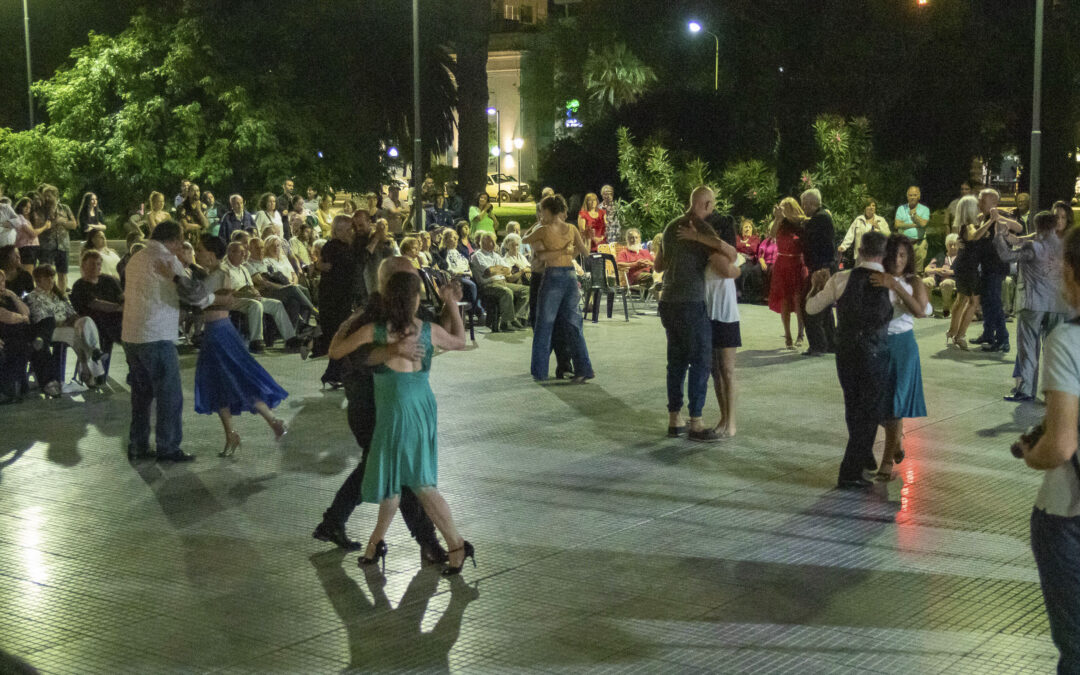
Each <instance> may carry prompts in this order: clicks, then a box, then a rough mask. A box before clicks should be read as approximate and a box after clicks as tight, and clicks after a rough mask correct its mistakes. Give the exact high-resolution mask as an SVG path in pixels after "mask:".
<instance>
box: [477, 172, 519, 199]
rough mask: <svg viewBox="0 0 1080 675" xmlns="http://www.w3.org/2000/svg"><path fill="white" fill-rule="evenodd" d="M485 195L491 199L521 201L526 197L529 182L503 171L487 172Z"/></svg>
mask: <svg viewBox="0 0 1080 675" xmlns="http://www.w3.org/2000/svg"><path fill="white" fill-rule="evenodd" d="M487 195H488V197H490V198H491V201H502V202H508V201H523V200H527V199H528V195H529V184H528V183H519V182H518V179H517V178H515V177H514V176H510V175H508V174H505V173H489V174H488V177H487Z"/></svg>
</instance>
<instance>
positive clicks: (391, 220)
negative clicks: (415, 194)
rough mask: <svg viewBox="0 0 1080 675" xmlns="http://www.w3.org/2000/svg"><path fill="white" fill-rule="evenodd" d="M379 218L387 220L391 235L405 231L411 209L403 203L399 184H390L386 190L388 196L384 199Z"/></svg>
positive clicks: (378, 213)
mask: <svg viewBox="0 0 1080 675" xmlns="http://www.w3.org/2000/svg"><path fill="white" fill-rule="evenodd" d="M376 215H378V217H379V218H384V219H386V224H387V227H389V228H390V229H389V232H390V234H401V233H402V231H403V230H404V226H405V221H406V220H407V219H408V216H409V209H408V207H407V206H405V204H404V203H403V202H402V201H401V187H400V186H399V185H398V184H397V183H390V185H388V186H387V188H386V196H385V197H383V199H382V204H380V207H379V211H378V212H377V214H376Z"/></svg>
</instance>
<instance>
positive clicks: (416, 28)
mask: <svg viewBox="0 0 1080 675" xmlns="http://www.w3.org/2000/svg"><path fill="white" fill-rule="evenodd" d="M24 1H25V0H24ZM412 37H413V45H412V47H413V67H412V72H413V169H412V173H413V176H412V178H413V193H412V207H413V214H412V215H413V231H414V232H420V231H422V230H423V229H424V210H423V209H422V208H419V206H420V205H421V204H422V203H423V202H422V200H421V199H420V183H421V181H420V174H421V173H422V171H423V169H422V168H421V167H422V166H423V164H422V162H421V160H422V156H421V155H422V153H423V150H424V145H423V140H422V139H421V133H420V0H413V3H412Z"/></svg>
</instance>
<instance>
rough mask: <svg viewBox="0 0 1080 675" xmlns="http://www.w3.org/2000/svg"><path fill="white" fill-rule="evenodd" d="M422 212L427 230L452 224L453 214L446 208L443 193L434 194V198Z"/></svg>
mask: <svg viewBox="0 0 1080 675" xmlns="http://www.w3.org/2000/svg"><path fill="white" fill-rule="evenodd" d="M424 213H425V215H426V217H427V229H428V230H434V229H438V228H440V227H453V226H454V214H453V213H451V212H450V209H449V208H447V205H446V196H445V195H441V194H437V195H435V200H434V201H433V202H432V204H431V206H429V207H427V208H425V209H424Z"/></svg>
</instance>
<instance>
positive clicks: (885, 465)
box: [874, 462, 896, 483]
mask: <svg viewBox="0 0 1080 675" xmlns="http://www.w3.org/2000/svg"><path fill="white" fill-rule="evenodd" d="M892 469H893V463H892V462H882V463H881V466H879V467H878V470H877V473H876V474H874V480H875V481H877V482H878V483H888V482H889V481H891V480H895V478H896V476H894V475H893V472H892Z"/></svg>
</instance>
